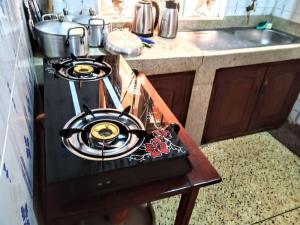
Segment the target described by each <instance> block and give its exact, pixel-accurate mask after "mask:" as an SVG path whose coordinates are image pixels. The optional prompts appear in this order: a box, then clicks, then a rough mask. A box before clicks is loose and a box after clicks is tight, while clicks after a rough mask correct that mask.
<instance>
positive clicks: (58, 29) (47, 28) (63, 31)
mask: <svg viewBox="0 0 300 225" xmlns="http://www.w3.org/2000/svg"><path fill="white" fill-rule="evenodd" d="M75 27H84V26H82V25H80V24H77V23H73V22H69V21H59V20H45V21H42V22H39V23H37V24H36V25H35V28H36V29H37V30H38V31H40V32H42V33H46V34H53V35H67V33H68V30H69V29H70V28H75ZM72 34H74V35H77V34H78V35H80V34H82V30H81V29H74V30H72Z"/></svg>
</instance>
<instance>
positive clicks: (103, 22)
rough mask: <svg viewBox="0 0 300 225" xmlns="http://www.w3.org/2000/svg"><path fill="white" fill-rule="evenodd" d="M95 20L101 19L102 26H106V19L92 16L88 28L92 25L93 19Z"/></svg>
mask: <svg viewBox="0 0 300 225" xmlns="http://www.w3.org/2000/svg"><path fill="white" fill-rule="evenodd" d="M93 20H101V21H102V26H103V28H104V26H105V21H104V19H100V18H91V19H89V23H88V29H89V28H90V26H91V21H93Z"/></svg>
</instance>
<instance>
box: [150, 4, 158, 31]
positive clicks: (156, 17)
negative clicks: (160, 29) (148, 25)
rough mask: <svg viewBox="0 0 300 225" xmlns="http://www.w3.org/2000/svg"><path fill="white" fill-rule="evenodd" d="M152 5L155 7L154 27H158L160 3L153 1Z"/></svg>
mask: <svg viewBox="0 0 300 225" xmlns="http://www.w3.org/2000/svg"><path fill="white" fill-rule="evenodd" d="M152 5H153V7H154V8H155V21H154V29H155V28H156V27H157V24H158V19H159V13H160V11H159V5H158V3H157V2H155V1H152Z"/></svg>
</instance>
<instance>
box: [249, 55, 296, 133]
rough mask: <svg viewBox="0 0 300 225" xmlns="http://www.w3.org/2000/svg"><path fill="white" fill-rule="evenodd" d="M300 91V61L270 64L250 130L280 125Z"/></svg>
mask: <svg viewBox="0 0 300 225" xmlns="http://www.w3.org/2000/svg"><path fill="white" fill-rule="evenodd" d="M299 91H300V61H293V62H289V63H287V62H285V63H279V64H276V65H275V64H272V65H270V67H269V69H268V71H267V73H266V76H265V80H264V82H263V86H262V90H261V92H260V95H259V98H258V101H257V104H256V108H255V109H256V110H255V111H254V113H253V117H252V119H251V123H250V125H249V130H258V129H263V128H271V127H277V126H280V125H281V124H282V123H284V121H285V120H286V118H287V117H288V114H289V112H290V111H291V109H292V107H293V104H294V102H295V101H296V98H297V95H298V93H299Z"/></svg>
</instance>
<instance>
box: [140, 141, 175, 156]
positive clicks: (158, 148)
mask: <svg viewBox="0 0 300 225" xmlns="http://www.w3.org/2000/svg"><path fill="white" fill-rule="evenodd" d="M145 145H146V152H149V153H151V156H152V157H153V158H156V157H160V156H161V155H162V154H169V153H170V150H169V149H168V147H167V144H166V143H165V142H163V141H162V140H161V139H160V138H153V139H151V140H150V143H146V144H145Z"/></svg>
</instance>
